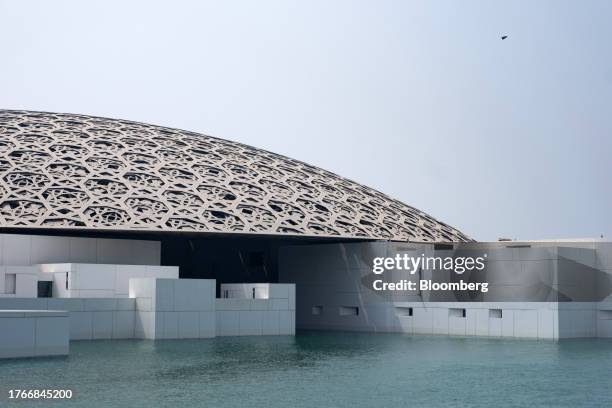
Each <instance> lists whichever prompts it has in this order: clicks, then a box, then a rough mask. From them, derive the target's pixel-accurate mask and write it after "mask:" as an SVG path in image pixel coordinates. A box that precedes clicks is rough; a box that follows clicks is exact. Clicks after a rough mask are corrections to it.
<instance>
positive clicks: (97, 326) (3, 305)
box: [0, 298, 136, 340]
mask: <svg viewBox="0 0 612 408" xmlns="http://www.w3.org/2000/svg"><path fill="white" fill-rule="evenodd" d="M15 309H17V310H20V309H29V310H62V311H67V312H68V321H69V336H70V340H100V339H131V338H134V320H135V313H136V300H135V299H102V298H98V299H74V298H73V299H70V298H66V299H56V298H13V299H9V298H6V299H0V310H15ZM0 333H1V332H0ZM0 337H1V336H0Z"/></svg>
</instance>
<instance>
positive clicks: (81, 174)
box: [0, 110, 470, 242]
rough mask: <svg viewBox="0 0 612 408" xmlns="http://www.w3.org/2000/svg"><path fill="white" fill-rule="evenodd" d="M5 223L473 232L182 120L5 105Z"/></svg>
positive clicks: (401, 236)
mask: <svg viewBox="0 0 612 408" xmlns="http://www.w3.org/2000/svg"><path fill="white" fill-rule="evenodd" d="M0 174H1V176H0V183H1V184H0V196H1V201H0V217H1V220H0V222H1V226H2V227H3V228H27V229H32V228H43V229H70V230H79V229H87V230H98V229H106V230H117V231H126V230H136V231H157V232H163V231H177V232H178V231H189V232H192V233H193V232H196V233H197V232H201V233H232V234H241V233H255V234H266V235H267V234H273V235H293V236H295V235H308V236H337V237H362V238H376V239H391V240H401V241H407V240H409V241H429V242H430V241H468V240H470V238H468V237H467V236H466V235H464V234H462V233H461V232H459V231H458V230H456V229H454V228H452V227H450V226H448V225H446V224H444V223H441V222H440V221H437V220H435V219H434V218H432V217H431V216H429V215H427V214H425V213H423V212H421V211H419V210H417V209H415V208H413V207H410V206H408V205H406V204H403V203H401V202H399V201H397V200H394V199H392V198H390V197H387V196H386V195H384V194H382V193H380V192H378V191H376V190H373V189H371V188H368V187H366V186H363V185H360V184H357V183H355V182H353V181H350V180H347V179H345V178H342V177H340V176H338V175H336V174H333V173H330V172H328V171H325V170H322V169H319V168H317V167H313V166H310V165H308V164H305V163H302V162H300V161H297V160H293V159H290V158H287V157H284V156H280V155H278V154H274V153H270V152H267V151H264V150H260V149H256V148H254V147H250V146H246V145H243V144H240V143H236V142H231V141H227V140H223V139H218V138H214V137H210V136H206V135H201V134H197V133H193V132H187V131H184V130H177V129H169V128H165V127H159V126H153V125H147V124H142V123H136V122H130V121H126V120H116V119H105V118H98V117H92V116H84V115H72V114H60V113H46V112H28V111H10V110H0Z"/></svg>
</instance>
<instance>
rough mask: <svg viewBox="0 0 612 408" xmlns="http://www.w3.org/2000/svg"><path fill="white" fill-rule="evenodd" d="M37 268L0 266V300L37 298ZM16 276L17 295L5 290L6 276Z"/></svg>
mask: <svg viewBox="0 0 612 408" xmlns="http://www.w3.org/2000/svg"><path fill="white" fill-rule="evenodd" d="M37 273H38V271H37V268H35V267H32V266H7V265H0V298H2V297H15V298H22V297H36V296H38V278H37ZM7 274H14V275H15V293H14V294H9V293H6V292H7V288H5V282H6V275H7Z"/></svg>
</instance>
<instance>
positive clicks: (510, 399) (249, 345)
mask: <svg viewBox="0 0 612 408" xmlns="http://www.w3.org/2000/svg"><path fill="white" fill-rule="evenodd" d="M10 388H62V389H65V388H69V389H72V390H73V393H74V397H73V399H72V400H71V401H70V402H67V403H65V405H68V406H79V407H80V406H82V407H96V406H126V407H128V406H129V407H153V406H167V407H179V406H203V407H271V408H275V407H283V408H285V407H351V408H358V407H402V408H403V407H409V406H415V407H430V406H431V407H457V406H470V407H491V406H495V407H506V406H508V407H520V406H528V407H550V406H553V407H577V406H580V407H583V406H592V407H604V406H608V407H610V406H612V341H610V340H572V341H562V342H543V341H542V342H539V341H523V340H498V339H475V338H451V337H420V336H408V335H400V334H355V333H302V334H299V335H298V336H296V337H284V336H282V337H267V336H266V337H234V338H227V337H226V338H217V339H210V340H176V341H175V340H166V341H157V342H153V341H143V340H125V341H116V340H115V341H83V342H72V343H71V344H70V356H69V357H59V358H43V359H25V360H4V361H0V392H2V395H1V396H0V406H18V407H24V406H39V407H41V406H50V405H52V404H50V403H49V401H44V402H23V401H21V402H13V401H9V400H8V399H7V390H8V389H10Z"/></svg>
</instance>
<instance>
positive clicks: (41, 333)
mask: <svg viewBox="0 0 612 408" xmlns="http://www.w3.org/2000/svg"><path fill="white" fill-rule="evenodd" d="M0 333H1V335H0V358H16V357H41V356H58V355H66V354H68V349H69V343H68V314H67V313H66V312H63V311H56V310H45V311H42V310H0Z"/></svg>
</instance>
